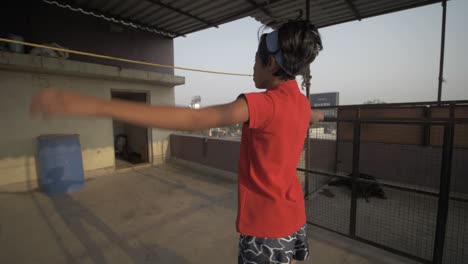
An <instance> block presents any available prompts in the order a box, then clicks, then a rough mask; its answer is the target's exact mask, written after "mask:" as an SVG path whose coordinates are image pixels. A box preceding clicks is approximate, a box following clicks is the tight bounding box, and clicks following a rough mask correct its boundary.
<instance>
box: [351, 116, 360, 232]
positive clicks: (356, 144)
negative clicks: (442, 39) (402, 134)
mask: <svg viewBox="0 0 468 264" xmlns="http://www.w3.org/2000/svg"><path fill="white" fill-rule="evenodd" d="M358 111H359V110H358ZM358 116H359V112H358ZM358 118H359V117H358ZM353 125H354V130H353V174H352V175H353V176H352V179H351V183H352V192H351V213H350V219H349V235H350V236H351V237H353V238H354V237H356V209H357V194H356V184H357V182H356V181H357V180H358V179H359V159H360V158H359V156H360V149H361V121H360V120H359V119H358V120H356V121H354V123H353Z"/></svg>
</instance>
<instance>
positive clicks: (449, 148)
mask: <svg viewBox="0 0 468 264" xmlns="http://www.w3.org/2000/svg"><path fill="white" fill-rule="evenodd" d="M454 126H455V125H454V123H453V122H452V121H450V122H449V123H447V124H445V126H444V145H443V148H442V168H441V172H440V183H439V202H438V210H437V224H436V235H435V242H434V255H433V260H432V263H434V264H442V260H443V257H444V242H445V232H446V228H447V216H448V207H449V198H450V178H451V174H452V155H453V138H454V130H455V129H454Z"/></svg>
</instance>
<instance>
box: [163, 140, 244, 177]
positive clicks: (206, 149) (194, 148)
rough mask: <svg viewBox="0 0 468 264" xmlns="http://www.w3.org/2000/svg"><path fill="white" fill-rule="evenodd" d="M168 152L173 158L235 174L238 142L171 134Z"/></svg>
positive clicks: (238, 153) (238, 149) (237, 161)
mask: <svg viewBox="0 0 468 264" xmlns="http://www.w3.org/2000/svg"><path fill="white" fill-rule="evenodd" d="M170 152H171V157H174V158H178V159H182V160H186V161H192V162H196V163H199V164H202V165H206V166H211V167H213V168H216V169H220V170H225V171H229V172H235V173H237V165H238V163H239V155H240V144H239V141H238V140H225V139H219V138H205V137H201V136H193V135H181V134H172V135H171V136H170Z"/></svg>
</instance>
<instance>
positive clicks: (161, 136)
mask: <svg viewBox="0 0 468 264" xmlns="http://www.w3.org/2000/svg"><path fill="white" fill-rule="evenodd" d="M28 57H29V56H28V55H22V54H5V53H0V185H6V184H11V183H18V182H28V183H29V184H30V185H32V186H34V185H35V184H36V182H37V180H36V179H37V172H36V162H35V155H36V151H37V150H36V138H37V137H38V136H40V135H44V134H79V135H80V141H81V146H82V154H83V166H84V170H85V171H92V170H97V169H105V168H112V167H114V165H115V160H114V146H113V144H114V141H113V137H114V136H113V124H112V120H111V119H105V118H92V119H77V118H73V119H63V118H58V119H43V118H31V116H30V114H29V104H30V102H31V98H32V96H33V95H34V94H35V93H36V92H38V91H39V90H40V89H42V88H45V87H59V88H64V89H71V90H73V91H77V92H82V93H86V94H89V95H94V96H97V97H100V98H105V99H109V98H110V97H111V89H112V90H126V91H146V92H149V94H150V102H151V103H152V104H158V105H174V85H176V83H177V82H183V81H184V80H183V78H181V77H175V76H170V75H168V76H166V75H164V74H159V75H152V76H150V77H148V76H149V73H148V74H146V75H145V72H144V71H135V70H132V71H127V72H125V73H124V74H123V73H122V71H119V70H115V71H114V69H112V68H115V67H110V66H103V65H97V64H89V63H81V62H73V61H59V60H55V59H46V58H44V59H41V58H39V59H38V58H28ZM44 61H46V62H47V63H44ZM28 62H30V63H28ZM57 64H58V65H57ZM64 64H67V65H65V66H66V67H64ZM44 65H49V66H44ZM60 65H61V66H62V67H60ZM64 68H68V69H70V70H63V69H64ZM77 69H78V70H77ZM86 72H89V74H88V73H86ZM114 72H117V75H118V76H113V74H114ZM75 73H79V74H75ZM151 74H153V73H151ZM114 75H115V74H114ZM124 75H125V76H124ZM155 76H156V77H158V76H161V78H160V79H161V81H158V82H156V81H154V79H155V78H156V77H155ZM150 78H151V79H150ZM177 78H179V79H177ZM164 82H166V83H167V84H166V85H164ZM169 133H170V132H169V131H163V130H158V129H152V130H151V135H150V138H151V140H152V142H151V144H150V148H151V151H150V153H152V154H153V157H150V160H151V161H152V162H153V163H155V164H157V163H161V162H164V160H165V157H166V155H167V149H168V136H169Z"/></svg>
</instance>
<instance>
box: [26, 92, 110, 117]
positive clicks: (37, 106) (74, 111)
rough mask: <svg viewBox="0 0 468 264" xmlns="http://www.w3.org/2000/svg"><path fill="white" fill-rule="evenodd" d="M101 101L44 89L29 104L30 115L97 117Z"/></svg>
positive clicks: (71, 93) (72, 93)
mask: <svg viewBox="0 0 468 264" xmlns="http://www.w3.org/2000/svg"><path fill="white" fill-rule="evenodd" d="M102 104H103V101H102V100H100V99H98V98H95V97H91V96H84V95H80V94H77V93H74V92H70V91H64V90H57V89H45V90H42V91H40V92H39V93H37V94H36V95H35V96H34V97H33V99H32V102H31V106H30V111H31V113H32V114H46V115H77V116H97V115H98V114H99V112H98V110H99V108H100V106H101V105H102Z"/></svg>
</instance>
